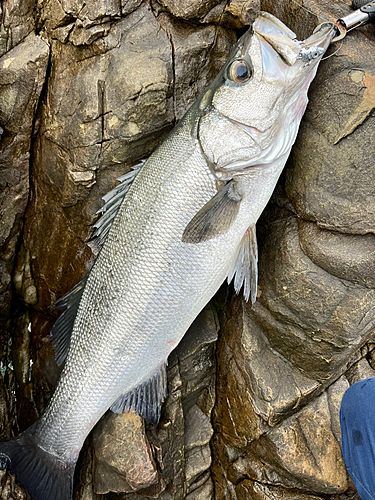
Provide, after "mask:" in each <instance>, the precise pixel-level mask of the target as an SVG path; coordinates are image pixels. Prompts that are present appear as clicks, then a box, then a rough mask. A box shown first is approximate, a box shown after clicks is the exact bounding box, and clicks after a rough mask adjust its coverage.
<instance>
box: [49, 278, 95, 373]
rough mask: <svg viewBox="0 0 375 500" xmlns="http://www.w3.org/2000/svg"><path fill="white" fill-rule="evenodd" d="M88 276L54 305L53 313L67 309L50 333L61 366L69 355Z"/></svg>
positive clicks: (57, 360)
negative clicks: (72, 333) (72, 334)
mask: <svg viewBox="0 0 375 500" xmlns="http://www.w3.org/2000/svg"><path fill="white" fill-rule="evenodd" d="M87 278H88V275H86V276H85V277H84V278H83V279H81V281H80V282H79V283H77V284H76V285H75V286H74V287H73V288H72V289H71V290H70V291H69V292H68V293H66V294H65V295H64V296H63V297H61V298H60V299H59V300H57V301H56V302H55V303H54V304H52V311H59V310H61V309H65V308H66V311H64V312H63V313H62V315H61V316H60V317H59V319H58V320H57V321H56V322H55V324H54V325H53V327H52V328H51V331H50V337H51V342H52V347H53V348H54V350H55V360H56V363H57V364H58V365H59V366H60V365H62V364H63V363H64V361H65V358H66V356H67V354H68V349H69V344H70V334H71V332H72V330H73V324H74V320H75V318H76V314H77V310H78V306H79V303H80V300H81V297H82V294H83V290H84V288H85V284H86V281H87Z"/></svg>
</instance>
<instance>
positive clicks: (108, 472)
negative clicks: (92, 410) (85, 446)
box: [93, 412, 163, 494]
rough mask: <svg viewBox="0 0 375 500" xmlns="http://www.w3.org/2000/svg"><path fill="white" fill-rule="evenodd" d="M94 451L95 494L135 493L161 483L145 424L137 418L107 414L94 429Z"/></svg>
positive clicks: (133, 414) (130, 413)
mask: <svg viewBox="0 0 375 500" xmlns="http://www.w3.org/2000/svg"><path fill="white" fill-rule="evenodd" d="M93 447H94V463H93V470H94V475H93V477H94V490H95V492H96V493H99V494H105V493H108V492H109V491H114V492H129V491H137V490H140V489H145V488H148V487H149V486H153V485H155V484H157V483H160V478H159V473H158V471H157V468H156V464H155V461H154V459H153V456H152V452H151V447H150V445H149V443H148V441H147V439H146V434H145V427H144V423H143V421H142V418H141V417H139V416H138V415H137V414H135V413H133V412H127V413H125V414H123V415H116V414H114V413H112V414H109V415H108V416H107V418H105V419H104V420H102V421H101V422H100V423H99V424H98V425H97V426H96V428H95V431H94V433H93ZM109 481H110V482H109ZM162 489H163V488H162V487H161V489H160V490H159V492H160V491H162Z"/></svg>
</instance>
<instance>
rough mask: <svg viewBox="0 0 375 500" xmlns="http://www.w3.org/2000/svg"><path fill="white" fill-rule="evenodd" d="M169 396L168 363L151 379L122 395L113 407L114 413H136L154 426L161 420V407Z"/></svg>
mask: <svg viewBox="0 0 375 500" xmlns="http://www.w3.org/2000/svg"><path fill="white" fill-rule="evenodd" d="M166 395H167V365H166V363H164V364H163V366H162V367H161V368H160V370H158V371H157V372H156V373H155V374H154V375H153V376H152V377H151V378H149V379H148V380H146V381H145V382H143V383H142V384H140V385H139V386H138V387H135V388H134V389H133V390H132V391H130V392H128V393H127V394H122V395H121V396H120V397H119V398H117V399H116V401H115V402H114V403H113V405H112V406H111V410H112V411H113V412H114V413H124V412H126V411H128V410H134V411H136V412H137V413H138V414H139V415H140V416H141V417H143V418H145V419H147V420H148V421H149V422H151V423H152V424H157V423H158V422H159V419H160V413H161V405H162V403H163V401H164V399H165V397H166Z"/></svg>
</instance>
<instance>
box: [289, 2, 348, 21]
mask: <svg viewBox="0 0 375 500" xmlns="http://www.w3.org/2000/svg"><path fill="white" fill-rule="evenodd" d="M291 1H292V2H293V3H294V4H296V5H298V7H301V9H303V10H305V11H306V12H308V13H309V14H312V15H313V16H316V17H317V18H318V19H319V18H320V19H322V21H325V22H327V23H331V22H332V21H329V20H328V19H327V18H325V17H324V16H322V15H320V14H317V13H316V12H313V11H312V10H310V9H309V8H308V7H305V6H304V5H303V4H302V3H298V2H297V1H296V0H291ZM302 1H303V0H302ZM337 5H346V6H348V4H347V3H346V1H345V0H341V1H340V2H338V3H337Z"/></svg>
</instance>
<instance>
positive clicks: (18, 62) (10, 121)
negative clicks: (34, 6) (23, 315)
mask: <svg viewBox="0 0 375 500" xmlns="http://www.w3.org/2000/svg"><path fill="white" fill-rule="evenodd" d="M48 57H49V47H48V45H47V43H46V42H45V41H43V40H42V39H41V38H40V37H38V36H35V35H29V36H28V37H27V38H26V39H25V40H24V41H23V42H22V43H20V44H19V45H17V46H15V47H14V48H13V49H11V50H9V51H8V52H7V53H6V54H4V55H3V56H2V57H1V58H0V68H1V72H0V123H1V126H2V135H1V147H0V162H1V171H0V193H1V197H0V220H1V224H0V260H1V264H0V274H1V285H0V291H1V297H0V303H2V305H3V307H2V308H1V315H0V322H1V324H2V325H4V324H6V322H7V320H8V318H9V305H10V283H11V275H12V271H13V266H14V256H15V251H16V246H17V243H18V238H19V235H20V231H21V228H22V225H23V217H24V212H25V209H26V204H27V201H28V196H29V163H30V147H31V136H32V132H33V127H34V117H35V112H36V108H37V105H38V101H39V97H40V94H41V91H42V87H43V84H44V79H45V74H46V69H47V63H48ZM30 287H32V283H31V282H29V284H28V286H27V287H26V289H25V290H24V291H25V296H26V297H27V300H31V301H32V302H33V301H35V298H36V297H35V289H32V288H30Z"/></svg>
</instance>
